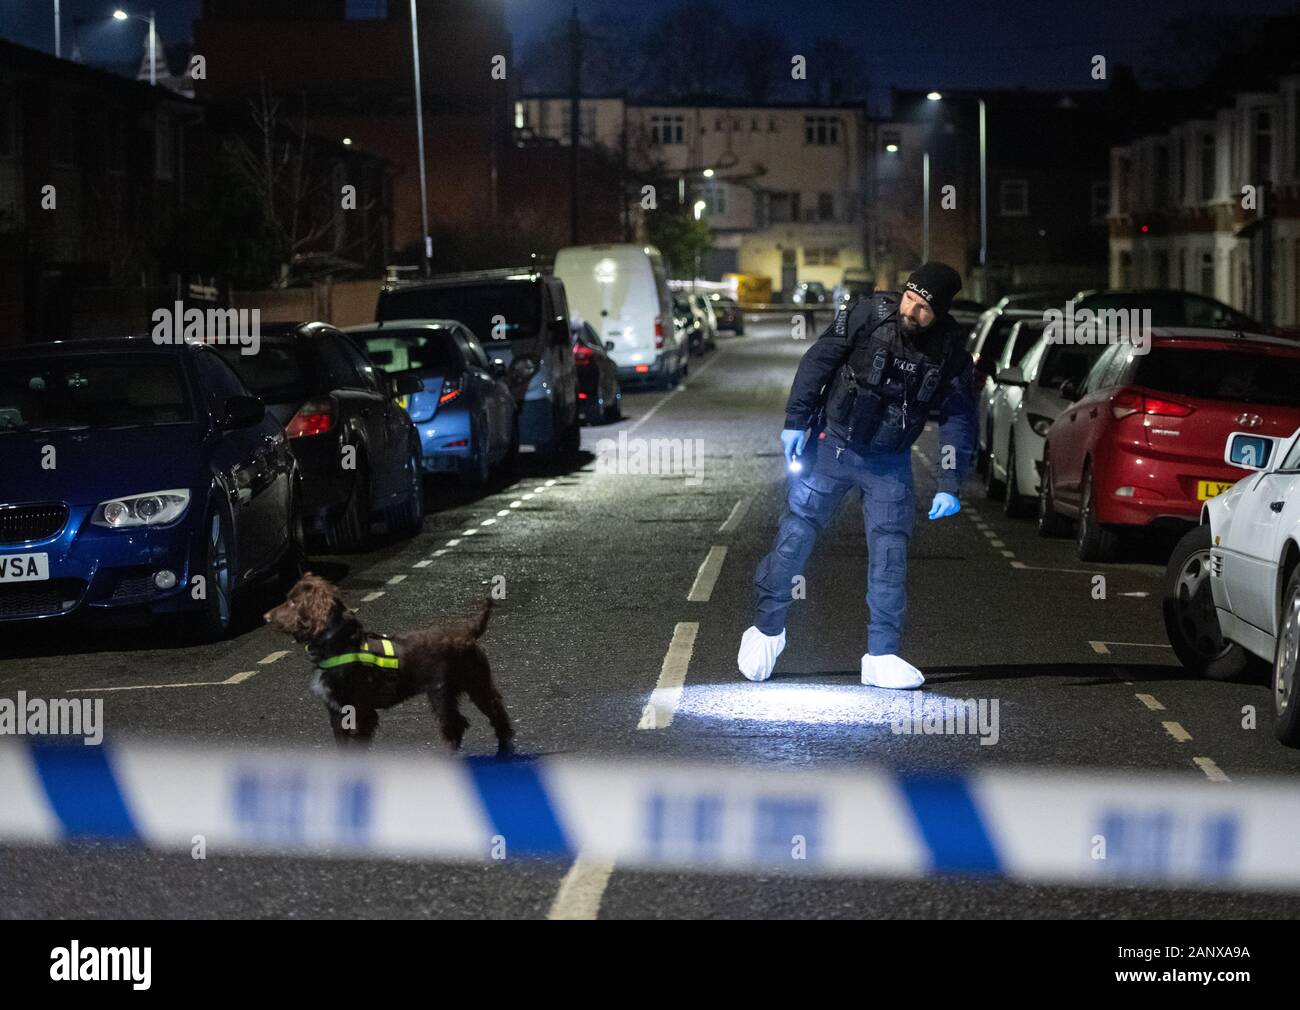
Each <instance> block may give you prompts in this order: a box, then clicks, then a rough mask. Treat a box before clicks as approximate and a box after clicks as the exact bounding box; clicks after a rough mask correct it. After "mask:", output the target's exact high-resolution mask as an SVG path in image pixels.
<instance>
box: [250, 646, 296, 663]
mask: <svg viewBox="0 0 1300 1010" xmlns="http://www.w3.org/2000/svg"><path fill="white" fill-rule="evenodd" d="M287 655H289V650H288V649H281V650H279V651H278V652H272V653H269V654H267V655H265V656H263V657H262V658H261V659H259V660H258V661H257V665H258V666H266V665H267V664H268V663H274V662H275V661H276V660H277V659H284V657H285V656H287Z"/></svg>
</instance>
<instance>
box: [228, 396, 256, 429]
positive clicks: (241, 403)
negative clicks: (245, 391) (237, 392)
mask: <svg viewBox="0 0 1300 1010" xmlns="http://www.w3.org/2000/svg"><path fill="white" fill-rule="evenodd" d="M265 416H266V405H265V404H264V403H262V401H261V399H260V398H259V397H256V396H232V397H230V398H228V399H227V400H226V413H225V416H223V417H222V418H221V420H220V421H218V422H217V427H218V428H220V429H221V430H223V431H234V430H235V429H236V428H247V427H250V426H251V425H254V424H260V423H261V421H262V418H263V417H265Z"/></svg>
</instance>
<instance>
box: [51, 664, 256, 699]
mask: <svg viewBox="0 0 1300 1010" xmlns="http://www.w3.org/2000/svg"><path fill="white" fill-rule="evenodd" d="M256 673H257V671H256V670H243V671H241V672H239V673H236V674H234V675H233V676H230V677H227V678H226V679H225V680H190V681H185V682H184V683H181V684H127V685H124V686H122V687H74V688H72V689H71V690H69V691H68V694H90V693H92V692H93V693H95V694H99V693H100V692H101V691H163V690H166V689H167V688H171V687H225V686H227V685H231V684H242V683H243V682H244V681H246V680H248V678H249V677H252V676H254V675H255V674H256Z"/></svg>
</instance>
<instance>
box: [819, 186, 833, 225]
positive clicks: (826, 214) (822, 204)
mask: <svg viewBox="0 0 1300 1010" xmlns="http://www.w3.org/2000/svg"><path fill="white" fill-rule="evenodd" d="M817 220H819V221H834V220H835V195H834V194H833V193H818V194H817Z"/></svg>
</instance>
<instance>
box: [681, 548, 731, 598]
mask: <svg viewBox="0 0 1300 1010" xmlns="http://www.w3.org/2000/svg"><path fill="white" fill-rule="evenodd" d="M726 557H727V549H726V548H725V547H720V546H716V545H715V546H713V547H710V548H709V553H708V554H706V555H705V556H704V561H703V562H701V563H700V570H699V571H698V572H696V573H695V582H694V584H692V586H691V591H690V592H689V593H687V594H686V599H687V601H688V602H690V603H708V602H709V597H711V596H712V595H713V587H714V585H715V584H716V583H717V581H718V575H719V574H720V573H721V571H722V562H723V561H725V560H726Z"/></svg>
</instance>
